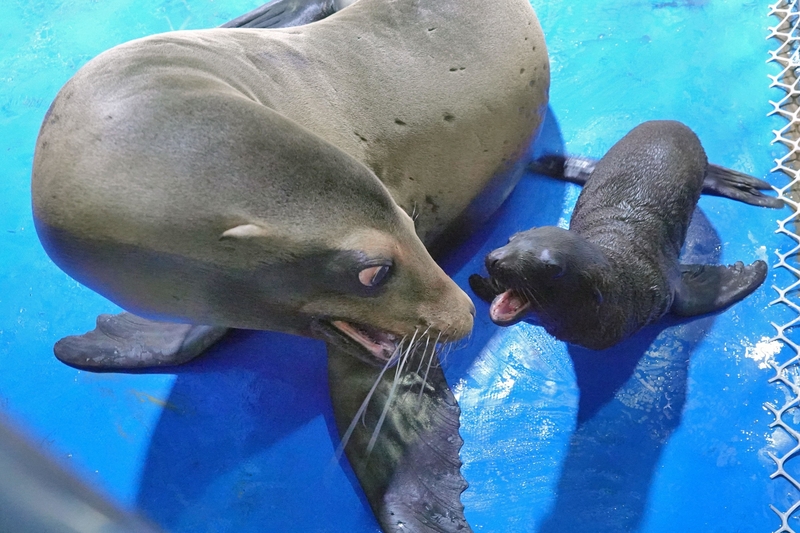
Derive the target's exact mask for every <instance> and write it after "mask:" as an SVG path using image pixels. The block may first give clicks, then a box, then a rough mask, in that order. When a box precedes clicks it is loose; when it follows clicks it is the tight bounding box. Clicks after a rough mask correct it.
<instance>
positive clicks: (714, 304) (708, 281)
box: [670, 261, 767, 316]
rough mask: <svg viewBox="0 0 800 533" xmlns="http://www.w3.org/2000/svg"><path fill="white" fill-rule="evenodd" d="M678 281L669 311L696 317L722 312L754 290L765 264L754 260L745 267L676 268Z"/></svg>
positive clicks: (762, 277) (765, 275) (761, 278)
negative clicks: (679, 274) (677, 269)
mask: <svg viewBox="0 0 800 533" xmlns="http://www.w3.org/2000/svg"><path fill="white" fill-rule="evenodd" d="M680 270H681V278H680V281H679V282H678V284H677V287H676V288H675V299H674V301H673V302H672V308H671V309H670V311H671V312H672V313H674V314H676V315H679V316H696V315H702V314H705V313H711V312H713V311H718V310H720V309H724V308H725V307H728V306H729V305H732V304H734V303H736V302H738V301H739V300H741V299H743V298H745V297H746V296H747V295H748V294H750V293H751V292H753V291H754V290H756V289H757V288H758V287H759V286H760V285H761V284H762V283H763V282H764V279H765V278H766V277H767V264H766V263H765V262H764V261H756V262H754V263H753V264H751V265H747V266H745V265H744V263H742V262H741V261H739V262H738V263H736V264H735V265H732V266H723V265H680Z"/></svg>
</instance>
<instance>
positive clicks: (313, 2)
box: [220, 0, 355, 28]
mask: <svg viewBox="0 0 800 533" xmlns="http://www.w3.org/2000/svg"><path fill="white" fill-rule="evenodd" d="M354 1H355V0H274V1H273V2H269V3H267V4H264V5H263V6H261V7H257V8H255V9H254V10H252V11H250V12H249V13H245V14H244V15H242V16H240V17H236V18H235V19H233V20H232V21H230V22H226V23H225V24H223V25H222V26H220V28H289V27H292V26H302V25H303V24H309V23H311V22H315V21H317V20H322V19H324V18H325V17H327V16H329V15H332V14H334V13H335V12H337V11H339V10H340V9H342V8H343V7H346V6H348V5H349V4H351V3H353V2H354Z"/></svg>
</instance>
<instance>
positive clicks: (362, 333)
mask: <svg viewBox="0 0 800 533" xmlns="http://www.w3.org/2000/svg"><path fill="white" fill-rule="evenodd" d="M330 324H331V325H332V326H333V327H334V328H335V329H337V330H338V331H339V332H340V333H343V334H344V335H345V336H346V337H348V338H349V339H351V340H353V341H355V342H357V343H358V344H360V345H361V346H363V347H364V348H365V349H366V350H367V351H368V352H369V353H370V354H371V355H372V356H373V357H374V358H375V359H377V360H379V361H382V362H387V361H389V360H390V359H391V358H392V356H393V355H394V354H395V352H396V351H397V346H398V344H399V342H400V337H399V336H398V335H395V334H393V333H389V332H388V331H383V330H381V329H378V328H374V327H372V326H367V325H365V324H354V323H352V322H345V321H344V320H331V322H330Z"/></svg>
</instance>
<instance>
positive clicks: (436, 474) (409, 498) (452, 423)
mask: <svg viewBox="0 0 800 533" xmlns="http://www.w3.org/2000/svg"><path fill="white" fill-rule="evenodd" d="M328 357H329V359H328V379H329V381H330V388H331V397H332V399H333V409H334V415H335V418H336V423H337V426H338V428H339V433H340V435H343V438H347V437H349V438H347V446H346V448H345V452H346V454H347V458H348V459H349V461H350V464H351V466H352V467H353V470H354V471H355V474H356V476H357V477H358V480H359V482H360V484H361V487H362V488H363V489H364V492H365V493H366V496H367V499H368V500H369V503H370V506H371V507H372V510H373V511H374V512H375V515H376V516H377V518H378V521H379V522H380V524H381V527H382V528H383V530H384V531H386V532H387V533H389V532H392V533H394V532H402V531H415V532H419V533H424V532H437V533H451V532H452V533H456V532H459V533H467V532H469V531H471V529H470V527H469V525H468V524H467V522H466V519H465V518H464V506H463V505H462V504H461V493H462V492H463V491H464V490H465V489H466V488H467V482H466V481H465V480H464V478H463V477H462V475H461V459H460V458H459V455H458V454H459V450H460V449H461V445H462V443H463V441H462V440H461V436H460V435H459V433H458V428H459V416H460V414H461V410H460V409H459V407H458V403H456V400H455V398H454V396H453V393H452V391H451V390H450V387H449V386H448V385H447V382H446V381H445V378H444V374H443V373H442V370H441V368H440V366H439V362H438V358H437V357H436V356H433V359H430V357H427V356H425V357H422V356H420V357H422V359H423V360H421V359H416V360H409V362H408V363H407V364H406V365H405V366H404V368H403V372H402V373H401V374H400V375H398V373H397V371H396V368H397V367H395V368H389V369H388V370H386V371H385V372H383V373H382V372H381V369H380V368H375V367H373V366H370V365H368V364H366V363H363V362H361V361H360V360H358V359H356V358H355V357H353V356H351V355H348V354H346V353H343V352H342V351H340V350H337V349H336V348H334V347H331V346H329V347H328ZM412 357H413V356H412ZM429 362H430V363H432V364H429ZM426 376H427V378H426ZM376 383H377V385H375V384H376ZM373 387H374V391H373V392H372V394H371V397H370V399H369V402H368V404H367V407H366V410H365V411H364V412H363V414H362V413H361V412H360V409H361V406H362V405H363V404H364V402H365V398H366V397H367V396H368V395H370V391H371V390H373ZM393 389H394V391H393ZM420 389H422V390H421V391H420ZM392 391H393V392H392ZM390 398H393V399H391V400H390ZM387 401H390V402H391V403H390V405H389V408H388V410H386V411H385V413H386V415H385V420H383V422H382V424H381V428H380V431H379V432H378V433H377V438H376V439H375V442H374V443H373V447H372V450H371V452H368V451H367V450H368V449H369V447H370V441H371V440H372V438H373V435H374V434H375V431H374V430H375V428H376V426H377V425H378V423H379V420H380V418H381V416H382V414H383V413H384V407H385V406H386V402H387ZM353 421H356V422H357V423H356V424H354V425H351V422H353ZM348 429H350V430H351V431H352V433H351V434H350V435H348V434H347V433H348Z"/></svg>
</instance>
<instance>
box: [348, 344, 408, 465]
mask: <svg viewBox="0 0 800 533" xmlns="http://www.w3.org/2000/svg"><path fill="white" fill-rule="evenodd" d="M403 341H405V337H403V339H402V340H401V341H400V342H399V343H398V348H397V349H396V350H395V353H394V354H393V355H392V357H390V358H389V360H388V361H386V364H385V365H383V368H381V371H380V373H378V377H377V379H375V383H373V384H372V387H371V388H370V389H369V392H367V395H366V396H365V397H364V401H363V402H361V406H360V407H359V408H358V411H356V414H355V416H354V417H353V420H352V421H351V422H350V425H349V426H347V430H346V431H345V432H344V434H343V435H342V440H341V442H340V443H339V446H338V447H337V448H336V452H335V454H334V457H335V460H336V461H337V462H338V461H339V460H340V459H341V458H342V454H343V453H344V449H345V448H346V447H347V443H348V442H349V441H350V437H351V436H352V435H353V431H355V429H356V425H358V421H359V419H361V420H362V423H363V421H364V416H365V415H366V412H367V406H369V402H370V400H371V399H372V395H373V394H375V391H376V390H377V388H378V384H379V383H380V382H381V379H383V375H384V374H385V373H386V371H387V370H388V369H389V367H390V366H391V365H392V363H393V362H395V360H397V359H398V358H399V355H400V349H399V348H400V345H401V344H402V342H403Z"/></svg>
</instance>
